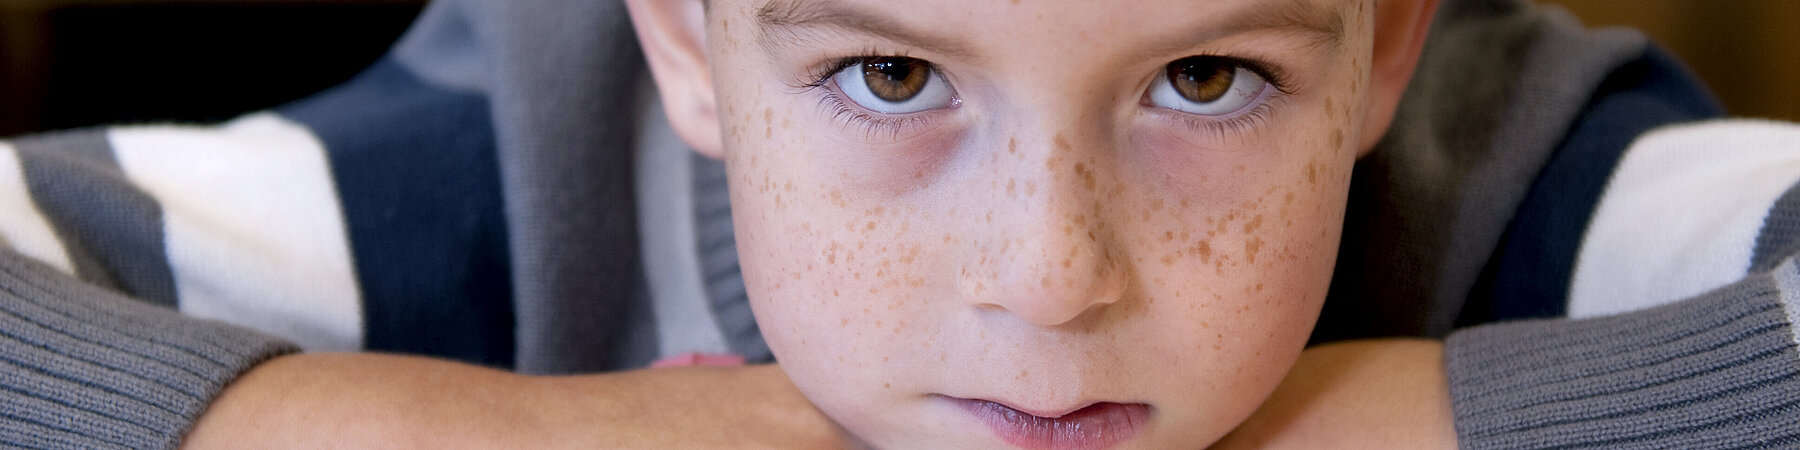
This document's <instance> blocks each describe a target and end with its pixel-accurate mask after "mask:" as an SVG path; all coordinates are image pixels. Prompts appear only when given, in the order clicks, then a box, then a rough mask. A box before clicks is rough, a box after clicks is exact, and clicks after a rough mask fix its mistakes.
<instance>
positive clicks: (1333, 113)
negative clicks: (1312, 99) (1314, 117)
mask: <svg viewBox="0 0 1800 450" xmlns="http://www.w3.org/2000/svg"><path fill="white" fill-rule="evenodd" d="M1325 116H1326V117H1337V110H1336V109H1335V108H1332V107H1331V97H1325Z"/></svg>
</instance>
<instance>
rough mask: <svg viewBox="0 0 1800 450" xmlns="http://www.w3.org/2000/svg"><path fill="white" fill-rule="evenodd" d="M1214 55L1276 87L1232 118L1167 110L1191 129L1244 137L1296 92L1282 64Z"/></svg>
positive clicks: (1171, 116)
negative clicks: (1246, 109)
mask: <svg viewBox="0 0 1800 450" xmlns="http://www.w3.org/2000/svg"><path fill="white" fill-rule="evenodd" d="M1210 56H1213V57H1215V58H1221V59H1224V60H1226V61H1229V62H1231V63H1232V64H1236V65H1238V66H1241V67H1243V68H1245V69H1248V70H1250V71H1251V72H1254V73H1256V75H1258V76H1261V77H1262V78H1263V81H1266V82H1268V83H1269V85H1268V86H1267V87H1264V88H1263V89H1274V92H1269V93H1267V94H1266V95H1264V96H1263V98H1262V99H1261V100H1260V101H1258V102H1257V104H1256V106H1254V107H1251V108H1250V110H1249V111H1245V112H1243V113H1240V114H1236V115H1232V116H1230V117H1223V118H1218V117H1214V118H1208V117H1205V116H1199V115H1194V114H1187V113H1183V112H1180V111H1163V112H1164V113H1165V114H1164V115H1165V116H1168V117H1169V118H1171V119H1174V120H1175V121H1176V122H1177V123H1179V124H1181V125H1183V126H1185V127H1187V128H1188V129H1189V130H1192V131H1195V132H1202V133H1211V134H1212V135H1214V136H1221V137H1223V136H1241V135H1243V134H1244V133H1248V132H1249V131H1250V130H1254V129H1256V127H1258V126H1260V125H1262V124H1263V122H1265V121H1267V120H1268V119H1269V115H1270V114H1271V113H1273V112H1274V108H1275V107H1276V106H1278V103H1280V102H1283V101H1286V100H1287V98H1288V96H1290V95H1293V94H1294V89H1295V87H1294V85H1293V83H1292V82H1290V81H1289V78H1288V75H1287V73H1286V72H1284V71H1282V70H1281V68H1280V67H1277V66H1275V65H1272V64H1268V63H1265V62H1262V61H1259V60H1255V59H1249V58H1238V57H1232V56H1219V55H1210Z"/></svg>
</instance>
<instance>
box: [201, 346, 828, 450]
mask: <svg viewBox="0 0 1800 450" xmlns="http://www.w3.org/2000/svg"><path fill="white" fill-rule="evenodd" d="M838 439H840V435H839V433H838V431H837V430H836V428H835V427H834V426H833V425H832V424H831V422H829V421H828V420H826V419H825V418H824V416H823V415H822V414H819V413H818V412H817V411H816V410H815V409H813V407H812V405H811V404H810V403H808V402H807V401H806V399H805V398H804V397H802V396H801V395H800V394H799V391H797V390H795V389H794V388H793V386H792V384H790V383H788V381H787V378H786V376H785V375H783V374H782V373H781V371H780V369H779V368H776V367H774V366H752V367H743V368H680V369H658V370H655V371H638V372H628V373H619V374H607V375H591V376H575V377H528V376H522V375H516V374H511V373H508V372H503V371H499V370H493V369H488V368H482V367H477V366H471V365H465V364H460V363H454V362H447V361H440V360H433V359H426V358H417V357H407V356H393V355H376V354H304V355H294V356H289V357H284V358H279V359H276V360H272V361H269V362H268V363H265V364H263V365H261V366H259V367H257V368H256V369H254V370H252V371H251V372H249V373H248V374H246V375H245V376H244V377H242V378H241V379H239V380H238V381H236V382H234V383H233V384H232V385H231V386H229V387H227V388H226V391H225V392H224V393H223V394H222V395H221V396H220V397H219V399H218V400H217V401H215V402H214V403H213V405H212V406H211V407H210V408H209V409H208V411H207V412H206V413H205V414H204V415H203V416H201V418H200V421H199V422H198V423H197V424H196V425H195V427H194V429H193V431H192V432H190V433H189V435H188V437H187V440H186V442H184V444H183V445H184V447H187V448H243V447H247V446H249V447H258V448H264V447H268V446H271V445H283V446H291V447H295V448H319V447H326V446H342V445H346V444H348V445H353V446H361V445H369V446H380V447H393V446H403V447H414V446H423V447H438V446H444V445H446V444H447V445H449V446H456V447H514V448H544V447H585V448H592V447H664V448H669V447H686V446H695V445H701V446H706V445H711V446H730V447H750V448H756V447H782V448H806V447H809V446H812V447H834V446H836V445H835V444H836V443H837V442H838ZM814 444H816V445H814Z"/></svg>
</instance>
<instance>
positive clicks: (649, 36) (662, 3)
mask: <svg viewBox="0 0 1800 450" xmlns="http://www.w3.org/2000/svg"><path fill="white" fill-rule="evenodd" d="M626 7H627V8H628V9H630V11H631V23H632V26H633V28H635V29H636V31H637V38H638V45H641V46H643V49H644V58H645V59H646V60H647V61H648V62H649V64H650V74H651V76H652V77H654V78H655V79H656V88H657V91H658V93H660V94H661V96H662V102H663V110H664V111H665V112H666V113H667V114H668V117H669V125H670V126H671V127H673V128H674V129H675V134H676V135H677V136H680V137H681V140H683V141H685V142H687V144H688V146H689V147H693V149H694V150H695V151H698V152H700V153H701V154H704V155H706V156H710V157H713V158H719V157H720V156H721V155H722V154H723V150H724V145H723V144H724V142H723V141H722V140H721V139H720V134H719V116H718V102H717V99H716V98H715V97H714V96H713V87H712V75H711V71H710V70H711V68H710V67H709V66H708V64H707V58H706V18H705V12H704V10H703V7H702V5H701V3H700V0H626Z"/></svg>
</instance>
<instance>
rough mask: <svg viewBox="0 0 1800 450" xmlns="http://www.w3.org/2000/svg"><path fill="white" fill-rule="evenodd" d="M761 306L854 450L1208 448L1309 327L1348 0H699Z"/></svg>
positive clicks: (1366, 43)
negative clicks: (868, 448) (892, 449)
mask: <svg viewBox="0 0 1800 450" xmlns="http://www.w3.org/2000/svg"><path fill="white" fill-rule="evenodd" d="M709 8H710V9H709V11H708V13H707V14H706V25H705V27H706V46H707V48H708V54H707V58H708V61H707V63H708V64H710V67H711V76H712V83H713V84H712V85H713V87H714V89H715V90H714V94H715V95H716V100H717V114H718V119H719V121H720V125H721V133H722V136H721V137H722V141H723V144H724V151H723V154H724V156H725V159H726V163H727V166H728V168H729V172H730V177H731V195H732V202H733V207H734V210H735V213H734V214H735V217H736V226H737V232H738V234H737V238H738V245H739V252H740V254H741V256H742V262H743V269H744V275H745V282H746V284H747V286H748V288H749V290H750V299H751V302H752V305H753V307H754V310H755V312H756V317H757V321H758V323H759V324H760V325H761V327H762V332H763V334H764V336H765V337H766V338H767V340H768V343H769V345H770V347H771V348H772V349H773V350H774V351H775V354H776V355H777V356H778V358H779V359H780V361H781V365H782V367H783V368H784V369H785V370H786V371H787V373H788V374H789V375H790V377H791V379H792V380H793V382H794V383H795V384H797V385H798V386H799V387H800V388H801V390H802V391H803V392H805V393H806V395H807V397H808V398H809V399H811V400H812V401H813V402H814V403H816V404H817V405H818V406H819V407H820V408H821V409H823V410H824V411H825V412H826V413H827V414H829V415H830V416H831V417H833V418H834V419H835V420H837V421H838V422H839V423H841V424H842V425H843V426H844V427H846V428H847V429H848V430H849V431H851V432H853V433H854V434H856V435H857V436H858V437H859V438H861V439H864V440H866V441H867V442H869V443H871V444H874V445H877V446H901V445H902V444H904V446H908V447H920V448H963V447H996V446H1003V445H1006V444H1011V445H1018V446H1025V447H1059V448H1094V447H1107V446H1111V445H1114V444H1124V445H1128V446H1132V447H1150V448H1176V447H1190V446H1194V445H1198V443H1205V442H1211V441H1213V440H1215V439H1217V438H1219V437H1220V436H1222V435H1224V434H1225V433H1226V432H1228V431H1230V430H1231V429H1232V428H1233V427H1234V426H1235V425H1236V424H1238V423H1239V422H1240V421H1242V420H1243V419H1244V418H1245V417H1246V416H1247V415H1249V414H1250V413H1251V411H1253V410H1254V409H1256V408H1257V406H1258V405H1259V404H1260V403H1261V402H1262V401H1263V399H1264V398H1265V397H1266V396H1267V395H1268V394H1269V392H1270V391H1271V390H1272V389H1274V387H1275V385H1276V384H1277V382H1278V381H1279V380H1280V379H1281V378H1282V376H1283V374H1284V373H1285V372H1286V370H1287V369H1288V367H1289V366H1290V365H1291V364H1292V362H1293V360H1294V358H1295V357H1296V355H1297V354H1298V352H1299V351H1300V349H1301V347H1302V346H1303V345H1304V344H1305V342H1306V339H1307V336H1308V334H1309V332H1310V330H1311V329H1312V325H1313V322H1314V319H1315V317H1316V316H1317V314H1318V311H1319V308H1320V304H1321V302H1322V301H1323V299H1324V297H1325V292H1326V287H1327V285H1328V281H1329V279H1330V276H1331V272H1332V264H1333V262H1334V258H1335V255H1336V250H1337V245H1338V237H1339V231H1340V227H1341V222H1342V217H1343V213H1344V203H1345V194H1346V192H1347V189H1348V185H1349V183H1350V169H1351V165H1352V164H1353V162H1354V160H1355V158H1356V156H1357V153H1358V152H1357V150H1358V147H1359V146H1358V143H1359V142H1361V141H1363V136H1362V135H1361V134H1362V131H1361V130H1362V129H1363V123H1362V121H1363V119H1362V117H1363V111H1364V110H1365V108H1364V106H1365V102H1366V101H1367V97H1368V94H1367V92H1368V91H1369V90H1370V89H1369V85H1368V83H1369V75H1368V74H1369V71H1370V55H1371V34H1372V33H1371V31H1370V22H1371V19H1372V18H1373V16H1374V12H1373V11H1372V10H1371V9H1372V5H1370V4H1368V2H1365V1H1362V0H1355V1H1348V0H1316V1H1314V0H1297V1H1267V0H1184V1H1175V0H1157V1H1148V0H1143V1H1134V2H1129V3H1123V2H1121V3H1112V2H1076V1H1057V2H1050V1H1044V0H1010V1H1008V0H997V1H988V0H982V1H969V0H924V1H907V2H893V1H874V0H775V1H773V2H770V1H765V0H747V1H727V0H716V1H715V2H713V4H711V5H710V7H709Z"/></svg>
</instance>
